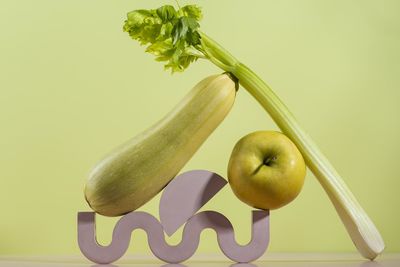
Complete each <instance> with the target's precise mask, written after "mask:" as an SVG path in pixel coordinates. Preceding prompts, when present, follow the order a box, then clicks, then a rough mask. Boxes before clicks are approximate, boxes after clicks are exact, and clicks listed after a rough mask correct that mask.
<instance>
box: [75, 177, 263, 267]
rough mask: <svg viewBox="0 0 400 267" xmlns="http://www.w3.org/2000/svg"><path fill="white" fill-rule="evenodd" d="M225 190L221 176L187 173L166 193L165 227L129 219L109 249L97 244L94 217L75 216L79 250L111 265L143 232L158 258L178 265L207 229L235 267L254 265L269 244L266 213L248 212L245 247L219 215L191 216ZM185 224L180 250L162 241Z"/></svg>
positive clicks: (142, 217) (141, 217) (135, 216)
mask: <svg viewBox="0 0 400 267" xmlns="http://www.w3.org/2000/svg"><path fill="white" fill-rule="evenodd" d="M221 179H222V180H223V181H222V180H221ZM225 184H226V181H225V179H223V178H222V177H220V176H219V175H217V174H215V173H212V172H208V171H203V170H201V171H200V170H198V171H190V172H186V173H184V174H181V175H179V176H177V177H175V179H174V180H173V181H172V182H171V183H170V184H168V186H167V187H166V188H165V189H164V192H163V195H162V197H161V200H160V218H161V222H163V224H161V223H160V222H159V221H158V220H157V219H156V218H155V217H154V216H152V215H151V214H148V213H146V212H137V211H135V212H131V213H128V214H126V215H124V216H122V217H121V219H120V220H119V221H118V222H117V224H116V226H115V228H114V231H113V235H112V241H111V243H110V244H109V245H108V246H102V245H100V244H98V242H97V240H96V229H95V213H94V212H79V213H78V244H79V248H80V249H81V251H82V253H83V254H84V255H85V256H86V257H87V258H88V259H89V260H91V261H93V262H96V263H100V264H107V263H111V262H114V261H116V260H118V259H119V258H121V257H122V256H123V255H124V254H125V252H126V250H127V249H128V247H129V242H130V240H131V233H132V232H133V231H134V230H135V229H143V230H145V231H146V233H147V239H148V243H149V247H150V249H151V251H152V252H153V254H154V255H155V256H156V257H158V258H159V259H161V260H163V261H166V262H169V263H179V262H182V261H185V260H187V259H189V258H190V257H191V256H192V255H193V254H194V253H195V252H196V250H197V247H198V245H199V242H200V234H201V232H202V231H203V230H204V229H206V228H211V229H214V230H215V232H216V234H217V240H218V244H219V247H220V248H221V250H222V252H223V253H224V254H225V255H226V256H227V257H228V258H230V259H231V260H233V261H236V262H250V261H253V260H256V259H257V258H259V257H260V256H261V255H262V254H263V253H264V252H265V250H266V249H267V247H268V244H269V211H262V210H254V211H252V219H253V223H252V237H251V240H250V242H249V243H248V244H247V245H244V246H242V245H239V244H237V243H236V241H235V236H234V230H233V227H232V224H231V223H230V221H229V220H228V219H227V218H226V217H225V216H224V215H222V214H221V213H218V212H216V211H203V212H199V213H197V214H195V213H196V212H197V211H198V210H199V209H200V208H201V207H202V206H203V205H204V204H205V203H206V202H207V201H209V200H210V199H211V198H212V197H213V196H214V195H215V194H216V193H217V192H218V191H219V190H220V189H221V188H222V187H223V186H224V185H225ZM172 210H174V212H171V211H172ZM193 214H194V215H193ZM185 222H186V224H185V226H184V229H183V234H182V240H181V242H180V243H179V244H178V245H172V246H171V245H169V244H168V243H167V242H166V241H165V238H164V231H165V229H168V231H167V232H168V233H169V234H172V233H173V232H175V231H176V229H178V228H179V226H180V225H182V224H184V223H185Z"/></svg>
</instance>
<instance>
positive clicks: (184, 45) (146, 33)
mask: <svg viewBox="0 0 400 267" xmlns="http://www.w3.org/2000/svg"><path fill="white" fill-rule="evenodd" d="M200 19H201V12H200V9H199V8H198V7H197V6H193V5H189V6H184V7H182V8H179V9H178V10H175V9H174V8H173V7H172V6H163V7H160V8H158V9H155V10H136V11H132V12H129V13H128V19H127V20H126V21H125V25H124V30H125V31H127V32H128V33H129V34H130V36H131V37H132V38H133V39H136V40H138V41H140V42H141V44H149V46H148V47H147V49H146V51H147V52H149V53H152V54H154V55H155V56H156V60H158V61H166V62H167V64H166V65H165V68H166V69H171V70H172V72H176V71H183V70H185V69H186V68H187V67H188V66H189V65H190V63H192V62H194V61H196V60H197V59H199V58H202V59H208V60H209V61H211V62H212V63H213V64H215V65H216V66H218V67H220V68H221V69H223V70H224V71H227V72H230V73H232V74H233V75H234V76H235V77H236V78H237V79H238V80H239V83H240V84H241V85H242V86H243V88H245V89H246V90H247V91H248V92H249V93H250V94H251V95H252V96H253V97H254V98H255V99H256V100H257V101H258V102H259V103H260V104H261V106H262V107H263V108H264V109H265V110H266V111H267V112H268V113H269V114H270V116H271V117H272V119H273V120H274V121H275V123H276V124H277V125H278V127H279V128H280V129H281V130H282V132H283V133H284V134H285V135H287V136H288V137H289V138H290V139H291V140H292V141H293V142H294V143H295V144H296V146H297V147H298V149H299V150H300V152H301V153H302V155H303V157H304V159H305V161H306V163H307V166H308V168H309V169H310V170H311V171H312V172H313V173H314V175H315V177H316V178H317V179H318V181H319V182H320V184H321V185H322V187H323V188H324V190H325V191H326V193H327V194H328V196H329V198H330V200H331V201H332V203H333V205H334V207H335V208H336V211H337V212H338V214H339V216H340V218H341V220H342V222H343V224H344V225H345V227H346V229H347V231H348V233H349V235H350V237H351V239H352V241H353V243H354V244H355V246H356V247H357V249H358V250H359V252H360V253H361V254H362V255H363V256H364V257H366V258H368V259H371V260H372V259H374V258H375V257H377V255H379V254H380V253H381V252H382V251H383V249H384V247H385V245H384V242H383V239H382V237H381V235H380V234H379V231H378V230H377V228H376V227H375V225H374V224H373V222H372V221H371V219H370V218H369V217H368V215H367V214H366V212H365V211H364V210H363V208H362V207H361V205H360V204H359V203H358V201H357V200H356V198H355V197H354V195H353V194H352V193H351V191H350V189H349V188H348V187H347V186H346V184H345V183H344V181H343V179H342V178H341V177H340V175H339V174H338V173H337V171H336V170H335V169H334V167H333V166H332V165H331V164H330V163H329V161H328V160H327V158H326V157H325V156H324V155H323V154H322V153H321V151H320V150H319V149H318V147H317V145H316V144H315V143H314V142H313V141H312V139H311V138H310V137H309V136H308V135H307V133H306V132H305V131H304V130H303V129H302V128H301V127H300V125H299V124H298V122H297V120H296V119H295V117H294V116H293V115H292V113H291V112H290V111H289V110H288V108H287V107H286V106H285V105H284V103H283V102H282V101H281V100H280V99H279V97H278V96H277V95H276V94H275V93H274V92H273V91H272V90H271V88H270V87H269V86H268V85H267V84H266V83H265V82H264V81H263V80H262V79H260V78H259V77H258V76H257V75H256V74H255V73H254V72H253V71H251V70H250V69H249V68H248V67H247V66H245V65H244V64H242V63H241V62H239V61H238V60H237V59H236V58H235V57H234V56H232V55H231V54H230V53H229V52H228V51H226V50H225V49H224V48H223V47H222V46H221V45H219V44H218V43H217V42H215V41H214V40H212V39H211V38H210V37H209V36H207V35H206V34H205V33H203V32H201V31H200V30H199V24H198V21H199V20H200Z"/></svg>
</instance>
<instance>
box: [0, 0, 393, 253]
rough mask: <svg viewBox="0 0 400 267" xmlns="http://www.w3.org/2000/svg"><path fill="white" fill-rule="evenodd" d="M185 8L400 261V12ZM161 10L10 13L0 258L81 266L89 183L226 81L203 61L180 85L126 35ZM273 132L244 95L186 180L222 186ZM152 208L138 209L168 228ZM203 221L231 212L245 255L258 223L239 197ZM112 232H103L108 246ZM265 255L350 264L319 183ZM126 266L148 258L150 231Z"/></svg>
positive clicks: (307, 5)
mask: <svg viewBox="0 0 400 267" xmlns="http://www.w3.org/2000/svg"><path fill="white" fill-rule="evenodd" d="M186 3H196V4H198V5H200V6H202V7H203V11H204V14H205V15H204V19H203V22H202V30H203V31H204V32H206V33H207V34H209V35H210V36H212V37H213V38H214V39H216V40H217V41H218V42H220V43H221V44H222V45H223V46H224V47H226V48H227V49H228V50H230V51H231V52H232V53H233V54H234V55H235V56H236V57H238V58H239V59H240V60H241V61H243V62H244V63H246V64H247V65H248V66H250V68H252V69H253V70H254V71H255V72H256V73H258V74H259V75H260V76H261V77H262V78H263V79H265V81H266V82H267V83H268V84H269V85H271V87H272V88H273V89H274V90H275V92H276V93H277V94H278V95H279V96H280V97H281V98H282V100H283V101H284V102H285V103H286V105H287V106H288V107H289V108H290V109H291V111H292V112H293V113H294V114H295V116H296V117H297V118H298V120H299V121H300V123H301V125H303V127H304V128H305V129H306V130H307V131H308V132H309V134H310V135H311V136H312V137H313V138H314V140H315V142H316V143H317V144H318V145H319V146H320V148H321V150H322V151H323V152H324V153H325V154H326V156H327V157H328V158H329V159H330V160H331V162H332V163H333V165H334V166H335V167H336V168H337V170H338V171H339V173H341V174H342V176H343V177H344V179H345V181H346V183H347V184H348V185H349V187H350V188H351V189H352V191H353V192H354V194H355V195H356V197H357V198H358V200H359V202H360V203H361V204H362V206H363V207H364V208H365V210H366V211H367V213H368V214H369V215H370V217H371V218H372V219H373V221H374V222H375V223H376V225H377V227H378V229H379V230H380V231H381V233H382V235H383V237H384V240H385V242H386V245H387V249H386V251H389V252H395V251H400V231H399V225H400V215H399V204H400V194H399V193H398V192H399V188H400V179H399V171H398V168H399V165H400V162H399V159H400V157H399V151H400V139H399V137H400V118H399V115H400V101H399V100H400V93H399V87H400V49H399V47H400V16H399V10H400V1H395V0H394V1H361V0H359V1H347V0H346V1H344V0H343V1H333V0H332V1H317V0H315V1H306V0H305V1H264V0H258V1H237V0H236V1H232V0H229V1H228V0H219V1H211V0H208V1H195V0H193V1H190V2H189V1H181V5H183V4H186ZM161 4H174V2H173V1H145V0H141V1H105V0H96V1H94V0H85V1H77V0H70V1H53V0H36V1H30V0H2V1H1V5H0V90H1V95H0V126H1V128H0V179H1V180H0V181H1V183H0V210H1V219H0V254H79V249H78V246H77V240H76V215H77V212H78V211H87V210H89V207H88V206H87V205H86V203H85V200H84V198H83V185H84V182H85V179H86V177H87V174H88V172H89V170H90V168H91V167H92V166H93V165H94V164H95V163H96V161H97V160H98V159H100V158H101V157H102V156H103V155H104V154H105V153H107V152H108V151H109V150H111V149H112V148H113V147H115V146H117V145H119V144H120V143H122V142H124V141H125V140H127V139H129V138H130V137H132V136H134V135H136V134H138V133H139V132H141V131H142V130H144V129H146V128H147V127H149V126H150V125H152V124H153V123H154V122H155V121H157V120H158V119H159V118H161V117H162V116H163V115H164V114H165V113H166V112H167V111H169V110H170V109H171V108H172V107H173V106H174V105H175V104H176V103H177V102H178V101H179V100H180V99H181V98H182V96H183V95H184V94H185V93H186V92H187V91H188V90H189V89H190V88H191V87H192V86H193V85H194V84H196V83H197V82H198V81H200V80H201V79H203V78H204V77H206V76H208V75H211V74H215V73H219V72H220V70H219V69H217V68H216V67H214V66H213V65H211V64H210V63H208V62H204V61H199V62H198V63H197V64H194V65H193V66H191V67H190V68H189V69H188V70H187V71H186V72H185V73H184V74H175V75H170V74H169V73H167V72H164V71H163V67H162V65H161V64H160V63H157V62H155V61H154V60H153V57H152V56H151V55H148V54H145V53H144V52H143V50H144V49H143V47H140V46H139V45H138V44H137V43H136V42H134V41H131V40H130V38H129V36H128V35H127V34H126V33H123V32H122V30H121V29H122V24H123V21H124V19H125V14H126V13H127V12H128V11H130V10H133V9H138V8H156V7H158V6H159V5H161ZM268 129H277V128H276V126H275V125H274V123H273V122H272V120H271V119H270V117H269V116H268V114H266V112H264V110H263V109H262V108H261V107H260V106H259V105H258V104H257V103H256V102H255V100H254V99H252V98H251V97H250V95H249V94H248V93H247V92H246V91H245V90H243V89H240V91H239V92H238V96H237V98H236V102H235V105H234V107H233V110H232V111H231V113H230V114H229V116H228V117H227V118H226V119H225V120H224V122H223V123H222V124H221V125H220V127H219V128H218V129H217V130H216V131H215V133H214V134H212V136H210V138H209V139H208V140H207V142H206V143H205V144H204V145H203V146H202V147H201V149H200V150H199V151H198V153H197V154H195V156H194V157H193V158H192V159H191V160H190V162H189V163H188V164H187V165H186V166H185V168H184V170H190V169H208V170H211V171H215V172H217V173H220V174H221V175H223V176H226V166H227V162H228V159H229V155H230V152H231V149H232V148H233V146H234V144H235V142H236V141H237V140H238V139H239V138H240V137H242V136H243V135H245V134H247V133H250V132H252V131H256V130H268ZM158 201H159V196H157V197H156V198H154V199H153V200H152V201H151V202H149V203H148V204H146V205H145V206H144V207H142V208H141V209H140V210H144V211H148V212H150V213H152V214H154V215H157V216H158ZM204 209H214V210H217V211H220V212H223V213H224V214H225V215H226V216H227V217H228V218H229V219H230V220H231V221H232V223H233V224H234V227H235V231H236V234H237V240H238V241H239V242H240V243H241V244H245V243H247V242H248V240H249V238H250V219H251V216H250V211H251V208H249V207H247V206H246V205H244V204H242V203H241V202H240V201H239V200H237V199H236V198H235V196H234V195H233V193H232V191H231V190H230V187H229V186H226V187H225V188H224V189H223V191H221V192H220V193H219V194H218V195H217V196H215V198H214V199H213V200H212V201H211V202H210V203H208V204H207V205H206V206H205V207H204ZM116 220H117V219H116V218H104V217H100V218H99V219H98V222H99V226H98V235H99V240H100V241H101V242H103V243H107V242H109V241H110V239H111V231H112V229H113V226H114V224H115V222H116ZM180 234H181V230H180V231H179V232H178V233H177V234H176V235H174V236H173V237H171V238H169V237H168V238H167V240H168V242H170V243H171V244H176V243H178V242H179V240H180V236H179V235H180ZM198 251H199V252H204V253H208V252H210V253H212V252H217V251H218V253H219V250H218V246H217V242H216V239H215V234H214V232H212V231H211V230H206V231H205V232H203V234H202V240H201V244H200V247H199V250H198ZM269 251H299V252H303V251H323V252H330V251H332V252H343V251H355V248H354V246H353V244H352V242H351V240H350V238H349V237H348V235H347V232H346V231H345V229H344V227H343V225H342V223H341V221H340V220H339V218H338V216H337V214H336V212H335V210H334V208H333V206H332V205H331V203H330V201H329V200H328V198H327V196H326V194H325V193H324V191H323V190H322V188H321V186H320V185H319V183H318V182H317V180H316V179H315V178H314V176H313V175H312V174H311V173H310V172H308V174H307V177H306V182H305V185H304V188H303V191H302V193H301V194H300V195H299V197H298V198H297V199H296V200H295V201H294V202H292V203H291V204H290V205H288V206H286V207H284V208H282V209H279V210H276V211H272V212H271V243H270V247H269ZM129 252H130V253H142V254H146V253H150V252H149V249H148V246H147V242H146V234H145V233H144V232H143V231H135V232H134V237H133V238H132V243H131V246H130V248H129Z"/></svg>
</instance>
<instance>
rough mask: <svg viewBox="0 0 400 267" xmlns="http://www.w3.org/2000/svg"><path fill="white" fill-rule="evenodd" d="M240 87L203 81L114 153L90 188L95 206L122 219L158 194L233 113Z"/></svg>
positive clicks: (215, 78) (225, 77)
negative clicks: (232, 108)
mask: <svg viewBox="0 0 400 267" xmlns="http://www.w3.org/2000/svg"><path fill="white" fill-rule="evenodd" d="M237 88H238V87H237V80H236V79H234V77H232V76H231V75H229V74H227V73H223V74H218V75H212V76H209V77H207V78H205V79H203V80H202V81H200V82H199V83H198V84H197V85H196V86H195V87H194V88H193V89H192V90H191V91H190V92H189V93H188V94H187V95H186V96H185V97H184V98H183V99H182V100H181V102H180V103H178V105H177V106H176V107H175V108H174V109H173V110H172V111H170V112H169V113H168V114H167V115H166V116H165V117H164V118H163V119H161V120H160V121H158V122H157V123H156V124H154V125H153V126H152V127H150V128H149V129H147V130H145V131H144V132H142V133H141V134H139V135H137V136H136V137H134V138H132V139H131V140H129V141H128V142H126V143H124V144H122V145H120V146H119V147H117V148H116V149H115V150H113V151H112V152H111V153H109V154H108V155H107V156H106V157H105V158H104V159H102V160H101V161H99V162H98V163H97V164H96V165H95V166H94V168H93V170H92V171H91V172H90V174H89V178H88V180H87V182H86V184H85V189H84V194H85V198H86V201H87V202H88V204H89V206H90V207H91V208H92V209H93V210H94V211H95V212H97V213H99V214H101V215H105V216H119V215H123V214H126V213H128V212H131V211H133V210H136V209H137V208H139V207H141V206H142V205H144V204H145V203H146V202H148V201H149V200H150V199H151V198H153V197H154V196H155V195H157V193H158V192H160V191H161V190H162V189H163V188H164V187H165V186H166V185H167V184H168V182H170V181H171V180H172V179H173V178H174V177H175V176H176V175H177V174H178V173H179V171H180V170H181V169H182V168H183V166H184V165H185V164H186V163H187V162H188V160H189V159H190V158H191V157H192V156H193V154H194V153H195V152H196V151H197V150H198V148H199V147H200V146H201V145H202V144H203V142H204V141H205V140H206V139H207V137H208V136H209V135H210V134H211V133H212V132H213V131H214V129H215V128H216V127H217V126H218V125H219V124H220V123H221V122H222V120H223V119H224V118H225V116H226V115H227V114H228V112H229V111H230V109H231V107H232V105H233V103H234V100H235V96H236V90H237Z"/></svg>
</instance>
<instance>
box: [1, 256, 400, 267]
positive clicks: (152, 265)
mask: <svg viewBox="0 0 400 267" xmlns="http://www.w3.org/2000/svg"><path fill="white" fill-rule="evenodd" d="M6 266H7V267H17V266H18V267H39V266H40V267H49V266H55V267H88V266H90V267H94V266H97V267H103V266H104V267H118V266H121V267H122V266H125V267H126V266H132V267H144V266H146V267H156V266H157V267H158V266H163V267H185V266H186V267H200V266H204V267H228V266H229V267H257V266H259V267H294V266H296V267H400V253H384V254H383V255H381V256H379V257H378V258H377V259H376V260H375V261H369V260H365V259H362V258H361V257H360V256H359V255H358V254H355V253H266V254H265V255H264V256H263V257H261V258H260V259H259V260H257V261H255V262H252V263H248V264H245V263H242V264H238V263H234V262H231V261H229V260H228V259H226V258H224V257H222V256H221V255H194V256H193V257H192V258H191V259H189V260H188V261H186V262H183V263H182V264H167V263H164V262H161V261H160V260H157V259H156V258H154V257H152V256H138V255H137V256H133V255H125V256H124V257H122V258H121V259H120V260H118V261H117V262H115V263H113V264H109V265H97V264H95V263H92V262H90V261H88V260H87V259H86V258H84V256H81V255H73V256H54V255H52V256H45V255H43V256H33V255H30V256H19V255H0V267H6Z"/></svg>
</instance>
